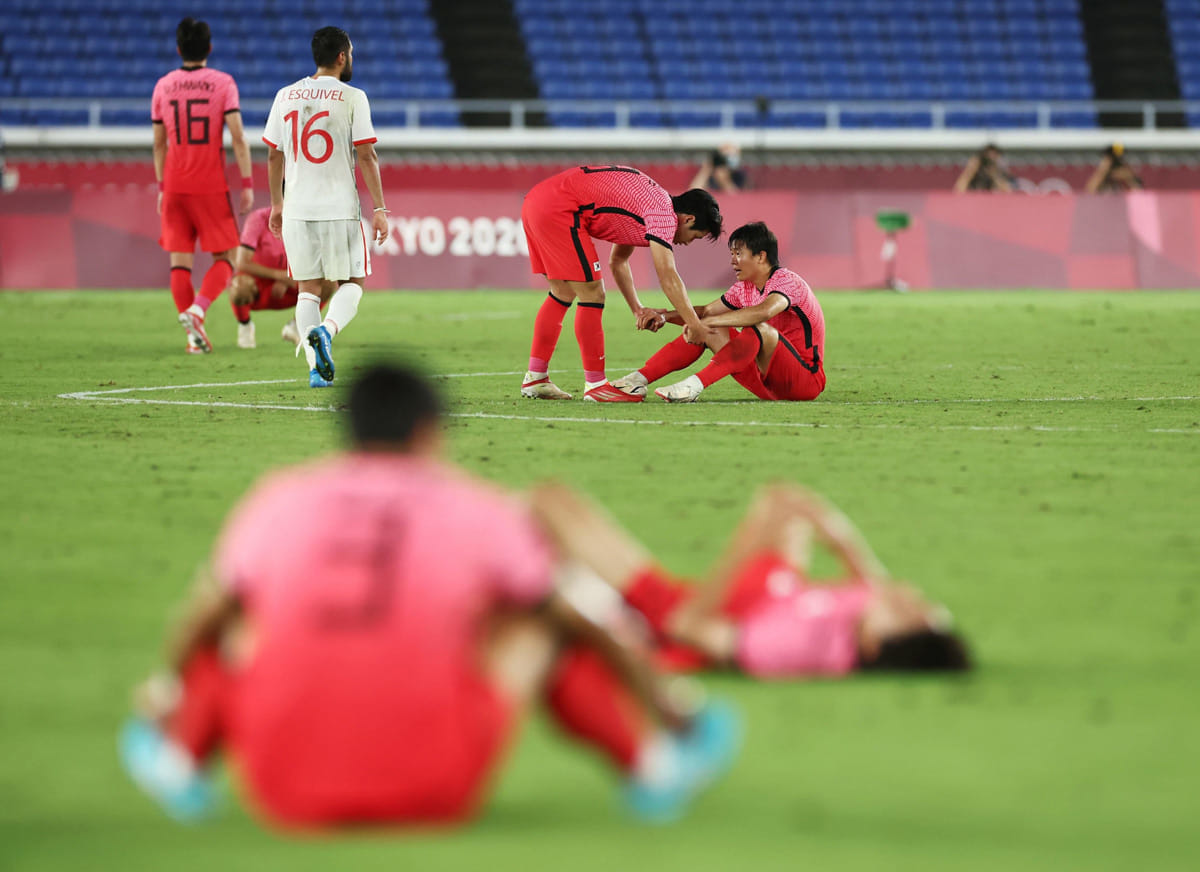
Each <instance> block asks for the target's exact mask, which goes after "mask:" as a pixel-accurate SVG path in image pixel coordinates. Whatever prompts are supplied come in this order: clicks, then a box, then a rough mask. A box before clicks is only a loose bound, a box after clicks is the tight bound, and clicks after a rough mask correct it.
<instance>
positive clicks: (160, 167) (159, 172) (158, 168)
mask: <svg viewBox="0 0 1200 872" xmlns="http://www.w3.org/2000/svg"><path fill="white" fill-rule="evenodd" d="M166 166H167V146H166V143H163V144H161V145H160V144H159V143H157V142H156V143H154V178H155V179H157V180H158V181H159V182H162V180H163V171H164V170H165V169H166Z"/></svg>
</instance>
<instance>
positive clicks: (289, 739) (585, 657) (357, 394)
mask: <svg viewBox="0 0 1200 872" xmlns="http://www.w3.org/2000/svg"><path fill="white" fill-rule="evenodd" d="M349 406H350V410H349V421H350V428H351V431H352V443H353V444H352V448H351V450H350V451H348V452H346V453H344V454H341V455H335V456H332V457H329V458H326V459H324V460H319V461H315V462H310V463H308V464H306V465H304V466H301V467H297V468H292V469H286V470H282V471H278V472H275V473H273V474H270V475H268V476H267V477H265V478H264V479H263V480H262V481H260V482H259V483H258V485H257V486H256V487H255V488H254V489H253V491H252V492H251V493H250V494H249V495H248V496H247V497H246V498H245V499H244V500H243V501H242V502H241V504H240V505H239V506H238V507H237V509H236V510H235V511H234V512H233V513H232V515H231V516H230V518H229V519H228V521H227V523H226V526H225V530H224V532H223V533H222V535H221V537H220V540H219V542H218V545H217V548H216V551H215V555H214V559H213V562H212V571H211V581H207V582H205V583H204V584H202V585H201V586H200V587H199V588H198V590H197V594H196V596H195V597H194V599H193V601H192V602H191V604H190V606H189V608H188V610H187V612H186V614H185V616H184V620H183V621H182V623H181V625H180V628H179V632H178V633H177V634H176V636H175V638H174V640H173V642H172V644H171V646H170V652H169V662H170V666H171V674H170V677H169V678H160V679H157V680H152V681H151V682H149V683H148V684H147V685H146V686H145V687H144V689H143V691H142V693H141V694H140V703H139V705H140V708H141V710H142V714H141V716H140V717H138V718H135V719H133V720H131V721H130V722H129V723H128V724H127V725H126V727H125V728H124V730H123V732H122V735H121V743H120V749H121V755H122V760H123V763H124V765H125V767H126V769H127V770H128V772H129V773H130V775H131V776H132V778H133V779H134V781H135V782H137V784H138V785H140V786H141V787H142V788H143V789H144V790H145V791H146V792H148V793H149V794H150V795H151V796H153V797H154V798H155V799H156V800H158V801H159V802H160V803H161V804H162V805H163V806H164V807H165V809H166V810H167V811H168V812H169V813H170V814H172V815H173V816H175V817H178V818H182V819H189V818H195V817H199V816H202V815H203V814H204V813H206V812H207V811H208V810H209V809H210V808H211V807H212V805H213V792H212V787H211V785H210V771H211V768H212V761H213V757H214V755H215V753H216V752H217V751H218V750H219V749H224V750H225V751H227V752H228V753H229V754H230V755H231V756H232V757H233V758H234V759H235V760H236V761H237V764H238V766H237V768H238V771H239V773H240V774H241V776H242V778H243V780H244V781H245V786H246V792H247V794H248V795H249V797H250V798H251V800H252V801H253V803H254V805H255V806H256V808H257V809H258V810H259V811H260V812H261V813H262V814H263V815H265V816H266V817H267V818H268V819H269V820H271V821H273V822H276V823H278V824H281V825H285V826H331V825H337V824H352V823H415V822H453V821H461V820H463V819H465V818H468V817H470V816H471V815H472V814H473V813H474V812H475V811H476V810H477V808H478V807H479V805H480V804H481V803H482V802H483V800H484V797H485V794H486V791H487V787H488V784H489V782H490V781H491V777H492V774H493V773H494V771H495V770H496V768H497V767H498V766H499V764H500V762H501V760H502V759H503V757H504V753H505V749H506V747H507V745H508V744H509V742H510V740H511V739H512V736H513V734H514V732H515V731H516V728H517V725H518V723H519V722H520V720H521V718H522V716H523V714H524V712H525V711H526V709H528V708H529V707H530V706H531V705H532V704H533V703H534V702H535V701H536V700H541V701H543V702H544V703H545V704H546V705H547V707H548V709H549V711H550V712H551V714H552V716H553V717H554V718H555V720H556V721H557V722H558V723H559V724H560V725H561V726H562V727H563V728H564V729H566V730H567V732H569V733H571V734H572V735H574V736H575V737H577V738H579V739H581V740H583V741H584V742H586V743H588V744H590V745H592V746H593V747H596V748H598V749H599V750H601V751H602V752H603V753H604V754H605V755H606V756H607V757H608V758H609V759H610V760H611V761H612V763H613V764H614V766H615V767H616V768H617V769H618V771H619V772H621V773H622V774H623V776H624V784H623V793H624V799H625V801H626V802H627V803H628V805H629V807H630V808H631V810H633V811H634V812H635V813H636V814H638V815H640V816H642V817H644V818H647V819H652V820H666V819H671V818H673V817H676V816H678V815H679V814H681V813H682V812H683V810H684V808H685V806H686V804H687V803H688V801H689V800H690V799H691V798H692V796H693V795H694V794H695V793H696V792H698V791H699V790H701V789H702V788H703V787H705V786H706V785H708V784H709V783H711V782H712V781H713V780H714V779H715V778H716V776H717V775H718V774H719V773H720V772H721V771H723V770H724V769H725V768H726V767H727V766H728V765H729V764H730V763H731V762H732V760H733V757H734V756H735V754H736V750H737V744H738V734H739V722H738V718H737V717H736V715H735V714H734V713H733V711H732V710H731V709H729V708H728V707H726V706H723V705H721V704H718V703H708V704H707V705H704V706H701V707H699V708H697V707H696V706H695V705H690V706H689V705H688V704H687V702H686V700H683V699H681V698H680V695H679V694H678V693H676V692H674V691H675V688H673V687H672V685H671V684H670V683H669V682H664V680H663V679H661V678H660V677H659V676H658V675H657V674H656V673H655V672H654V671H653V670H652V669H651V667H650V666H649V663H648V661H647V660H646V659H645V657H644V655H643V652H641V651H639V650H638V649H637V648H636V647H635V644H634V639H632V638H622V635H621V629H620V626H619V625H615V626H613V627H611V628H610V627H608V626H605V625H602V624H600V623H598V622H597V621H596V620H594V619H593V618H592V617H591V616H590V614H589V613H588V612H587V611H581V610H580V608H579V607H577V606H576V605H575V604H573V600H574V599H575V598H576V597H577V594H576V593H574V592H571V593H560V592H559V591H558V590H557V589H556V587H555V583H554V577H553V576H554V572H553V569H554V568H553V566H552V557H551V553H550V550H549V549H548V548H547V546H546V544H545V541H544V540H543V538H542V535H541V533H540V531H539V530H538V528H537V527H536V525H535V523H534V521H533V519H532V517H531V516H530V514H529V512H528V509H527V507H524V506H523V505H521V504H520V503H518V502H517V501H516V500H515V499H514V498H512V497H510V496H509V495H506V494H504V493H501V492H500V491H499V490H497V489H496V488H494V487H492V486H490V485H487V484H484V483H483V482H481V481H478V480H476V479H474V478H472V477H470V476H468V475H467V474H466V473H464V472H463V471H461V470H460V469H458V468H456V467H454V466H452V465H450V464H449V463H447V462H445V461H443V460H442V459H441V454H442V428H441V423H440V420H439V418H440V408H441V401H440V399H439V398H438V396H437V395H436V394H435V393H434V390H433V388H432V387H431V386H430V384H429V383H428V382H427V381H425V380H424V379H421V378H419V377H417V376H415V375H414V374H413V373H411V372H409V371H407V370H403V369H396V368H393V367H387V366H380V367H375V368H372V369H370V370H369V371H368V372H367V373H366V374H364V375H363V377H362V378H361V379H360V380H359V381H358V383H357V384H355V385H354V387H353V388H352V390H351V392H350V399H349ZM314 489H317V490H319V491H320V492H321V493H322V494H324V497H325V503H324V513H323V516H322V524H321V531H312V532H311V533H310V534H309V535H306V536H302V537H300V538H299V539H297V538H295V537H288V536H280V535H279V519H280V518H281V517H286V516H287V515H288V514H290V513H291V512H293V511H294V508H295V506H296V505H297V504H298V503H299V502H300V501H302V500H303V499H304V498H305V495H306V494H309V493H312V491H313V490H314ZM600 587H601V588H602V589H603V590H605V591H607V590H608V589H607V588H606V587H604V585H600ZM584 608H585V609H586V605H585V606H584Z"/></svg>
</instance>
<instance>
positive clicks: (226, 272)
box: [194, 260, 233, 312]
mask: <svg viewBox="0 0 1200 872" xmlns="http://www.w3.org/2000/svg"><path fill="white" fill-rule="evenodd" d="M232 275H233V264H231V263H230V262H229V261H227V260H214V261H213V265H212V266H210V267H209V268H208V272H206V273H205V274H204V281H203V282H202V283H201V284H200V293H198V294H197V295H196V299H195V301H194V302H195V303H196V305H197V306H199V307H200V308H201V309H203V310H204V311H206V312H207V311H208V307H209V306H211V305H212V302H213V300H215V299H216V298H217V297H219V296H221V291H223V290H225V287H226V285H228V284H229V279H230V277H231V276H232Z"/></svg>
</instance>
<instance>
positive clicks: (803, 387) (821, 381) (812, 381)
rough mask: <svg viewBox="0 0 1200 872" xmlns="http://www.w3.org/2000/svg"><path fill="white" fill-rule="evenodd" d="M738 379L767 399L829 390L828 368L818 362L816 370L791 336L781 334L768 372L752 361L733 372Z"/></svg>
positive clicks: (810, 395) (807, 396)
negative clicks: (765, 372)
mask: <svg viewBox="0 0 1200 872" xmlns="http://www.w3.org/2000/svg"><path fill="white" fill-rule="evenodd" d="M733 378H734V380H735V381H736V382H737V383H738V384H740V385H741V386H742V387H744V388H745V389H746V390H748V391H750V393H752V394H754V396H756V397H758V398H759V399H763V400H794V401H795V400H815V399H816V398H817V397H818V396H820V394H821V391H823V390H825V369H824V367H823V366H822V365H821V364H820V363H818V364H817V366H816V371H814V370H813V369H812V368H811V367H810V364H809V363H808V362H807V361H805V359H804V358H803V357H802V356H801V354H800V351H799V350H798V349H797V348H796V346H794V345H793V344H792V343H791V342H790V341H789V340H788V339H787V337H785V336H783V335H780V337H779V345H777V346H776V347H775V354H774V355H772V357H771V363H770V364H769V365H768V366H767V374H766V375H765V376H764V375H763V374H762V373H761V372H759V369H758V365H757V364H752V365H750V366H748V367H746V368H745V369H744V370H742V371H740V372H735V373H733Z"/></svg>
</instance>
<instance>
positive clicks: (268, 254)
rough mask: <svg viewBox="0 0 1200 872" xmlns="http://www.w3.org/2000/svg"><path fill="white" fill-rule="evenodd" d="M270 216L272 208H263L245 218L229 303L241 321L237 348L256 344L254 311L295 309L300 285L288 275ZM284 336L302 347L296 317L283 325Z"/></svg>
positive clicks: (239, 322)
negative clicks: (268, 221)
mask: <svg viewBox="0 0 1200 872" xmlns="http://www.w3.org/2000/svg"><path fill="white" fill-rule="evenodd" d="M270 215H271V209H270V207H264V208H262V209H256V210H254V211H253V212H251V213H250V214H249V215H248V216H246V224H245V226H243V227H242V237H241V245H240V246H238V250H237V256H236V260H235V263H234V266H235V267H236V269H237V272H235V273H234V275H233V278H232V279H230V281H229V303H230V305H231V306H233V315H234V317H235V318H237V322H238V333H237V344H238V348H254V347H255V345H256V342H255V339H254V322H253V321H251V320H250V312H251V311H261V310H263V309H294V308H295V307H296V296H297V293H298V290H297V282H296V280H295V279H293V278H292V277H291V274H290V273H289V272H288V266H287V254H286V253H285V252H284V250H283V241H282V240H280V239H279V238H278V237H277V236H276V235H275V234H274V233H272V232H271V231H270V229H269V228H268V227H267V219H268V218H269V217H270ZM281 335H282V337H283V340H284V341H285V342H290V343H291V344H292V345H299V344H300V332H299V331H298V330H297V329H296V319H295V318H293V319H292V320H290V321H288V322H287V323H286V324H284V325H283V331H282V333H281Z"/></svg>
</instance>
